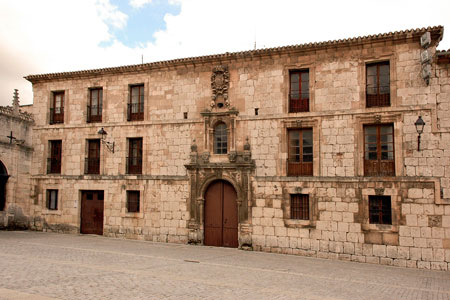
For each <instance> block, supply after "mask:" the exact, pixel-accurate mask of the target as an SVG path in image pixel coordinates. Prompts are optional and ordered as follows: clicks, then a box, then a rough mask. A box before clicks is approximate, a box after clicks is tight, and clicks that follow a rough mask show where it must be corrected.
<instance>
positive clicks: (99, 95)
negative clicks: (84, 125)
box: [87, 88, 103, 123]
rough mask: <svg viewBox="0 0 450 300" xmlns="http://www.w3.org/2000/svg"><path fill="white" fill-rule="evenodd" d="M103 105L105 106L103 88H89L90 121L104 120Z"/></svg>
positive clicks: (88, 118)
mask: <svg viewBox="0 0 450 300" xmlns="http://www.w3.org/2000/svg"><path fill="white" fill-rule="evenodd" d="M102 106H103V89H102V88H95V89H89V104H88V106H87V122H88V123H93V122H101V121H102Z"/></svg>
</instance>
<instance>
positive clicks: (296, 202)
mask: <svg viewBox="0 0 450 300" xmlns="http://www.w3.org/2000/svg"><path fill="white" fill-rule="evenodd" d="M290 206H291V219H295V220H309V195H306V194H291V203H290Z"/></svg>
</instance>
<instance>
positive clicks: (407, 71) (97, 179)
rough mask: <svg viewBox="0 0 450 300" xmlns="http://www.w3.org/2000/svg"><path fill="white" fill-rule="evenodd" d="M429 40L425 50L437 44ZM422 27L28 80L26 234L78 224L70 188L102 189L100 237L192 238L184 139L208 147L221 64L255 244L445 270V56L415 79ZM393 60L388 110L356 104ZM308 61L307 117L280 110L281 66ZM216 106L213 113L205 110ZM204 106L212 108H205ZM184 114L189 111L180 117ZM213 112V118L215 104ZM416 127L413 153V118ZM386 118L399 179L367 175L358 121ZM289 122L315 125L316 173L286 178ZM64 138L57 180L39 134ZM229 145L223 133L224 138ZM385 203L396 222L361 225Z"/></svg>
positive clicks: (285, 85) (448, 194) (449, 252)
mask: <svg viewBox="0 0 450 300" xmlns="http://www.w3.org/2000/svg"><path fill="white" fill-rule="evenodd" d="M435 47H436V44H435V43H434V44H433V46H432V47H430V51H431V53H434V52H435ZM420 52H421V47H420V44H419V36H418V35H407V36H405V38H402V39H394V38H392V39H391V38H389V37H386V38H384V39H382V40H373V41H370V42H367V41H366V42H364V43H363V42H361V43H357V42H355V44H351V45H348V46H345V47H338V46H336V47H334V46H329V47H317V48H314V49H300V50H298V49H297V50H295V51H294V50H292V51H290V50H286V51H284V52H283V51H280V52H278V53H269V54H264V55H256V54H257V53H259V52H255V53H254V54H255V55H256V56H254V55H253V56H251V55H248V56H246V55H245V54H236V55H235V56H233V55H230V56H224V57H221V58H208V59H206V58H205V59H204V60H203V61H201V62H200V63H189V62H186V63H185V64H183V65H177V64H176V62H173V64H172V65H171V64H168V65H167V64H161V65H160V66H154V65H151V66H149V67H148V68H147V69H145V67H139V66H136V67H135V68H134V70H133V71H132V72H130V71H117V72H116V73H114V72H109V73H108V72H104V73H102V74H100V75H95V74H92V76H85V75H83V74H78V75H77V74H74V75H73V76H72V75H71V76H69V77H67V78H66V77H64V76H65V75H61V78H58V80H56V79H54V80H51V79H49V80H42V81H39V80H38V81H36V82H35V83H34V84H33V89H34V95H35V99H34V105H33V110H34V114H35V116H36V124H37V125H36V127H35V134H34V136H33V145H34V153H33V163H32V181H33V184H34V185H35V186H36V192H35V197H34V198H33V199H34V200H33V201H34V202H33V203H34V204H33V205H32V207H33V213H32V214H33V215H34V216H35V217H37V222H36V224H37V225H36V228H46V229H49V230H59V228H60V227H58V226H60V225H61V224H62V225H64V226H66V225H67V226H69V227H67V228H65V227H64V226H63V227H62V229H63V231H64V230H65V229H68V231H77V230H79V223H80V212H79V203H80V192H79V191H80V190H93V189H94V190H104V191H105V211H104V213H105V217H104V234H105V235H108V236H118V237H129V238H136V239H146V240H153V241H164V242H166V241H167V242H179V243H186V242H188V233H189V231H188V223H189V220H190V219H191V217H192V216H190V213H189V208H188V207H189V203H192V202H193V201H197V200H198V199H190V195H191V194H193V193H190V189H191V188H192V185H190V182H189V178H188V173H187V170H186V168H185V165H186V164H188V163H189V161H190V156H189V155H190V147H191V145H192V143H193V140H194V139H195V140H196V145H198V153H204V152H209V153H210V155H211V157H210V160H211V161H212V162H214V163H217V164H220V163H228V157H226V156H224V155H222V156H220V155H214V154H213V153H212V148H211V144H210V143H208V142H207V141H208V138H207V137H208V136H209V135H210V134H211V131H210V128H208V125H207V121H206V119H205V117H204V115H203V114H202V113H204V112H205V111H207V112H210V111H211V106H210V104H211V72H212V69H213V68H214V67H216V66H217V65H226V66H228V69H229V77H230V83H229V89H228V100H229V101H230V103H231V106H230V108H231V107H233V108H234V109H235V110H236V111H237V112H238V113H237V116H236V117H235V123H233V126H235V127H233V128H232V130H230V131H229V133H230V132H233V134H234V135H233V137H230V140H229V143H230V144H232V143H231V142H233V145H234V144H235V148H236V150H237V151H243V149H244V143H245V141H246V138H247V137H248V141H249V144H250V145H251V155H252V159H253V161H254V163H255V166H256V168H255V170H254V172H253V174H252V175H251V180H252V182H251V187H252V191H251V193H250V195H251V197H250V199H249V203H248V207H249V228H250V229H249V231H250V232H251V236H252V238H251V239H252V246H253V248H254V249H256V250H262V251H272V252H282V253H291V254H301V255H311V256H317V257H328V258H336V259H343V260H352V261H360V262H369V263H380V264H388V265H398V266H408V267H418V268H432V269H442V270H448V269H449V268H450V266H449V263H450V242H449V241H450V227H449V218H450V208H449V207H450V180H449V176H450V175H449V171H450V152H449V150H448V149H449V147H448V146H449V145H448V144H449V140H450V136H449V134H450V132H449V126H450V119H449V117H448V115H449V113H448V112H449V103H448V102H449V101H450V99H449V97H448V95H449V93H450V92H449V86H450V81H449V73H448V69H449V66H448V64H438V63H437V62H436V61H433V63H432V68H433V72H432V73H433V74H432V76H431V78H430V83H429V84H428V85H427V83H426V82H425V81H424V80H423V79H422V78H421V76H420V71H421V63H420ZM379 61H389V65H390V95H391V105H390V106H388V107H373V108H366V103H365V98H366V95H365V93H366V91H365V89H366V82H365V81H366V64H368V63H371V62H379ZM300 69H308V70H309V76H310V102H309V104H310V111H308V112H302V113H289V112H288V95H289V71H290V70H300ZM132 84H144V89H145V93H144V94H145V96H144V98H145V108H144V109H145V111H144V120H143V121H133V122H129V121H127V118H126V117H127V111H126V109H127V102H128V99H129V87H130V85H132ZM91 87H103V122H101V123H86V106H87V101H88V95H89V88H91ZM61 90H64V91H65V95H66V99H65V101H66V105H65V106H66V108H65V120H64V124H55V125H49V107H50V104H49V102H50V99H51V95H52V92H53V91H61ZM214 109H215V108H214ZM214 109H212V111H214ZM185 113H187V118H186V119H185ZM218 114H220V112H218ZM418 116H421V117H422V118H423V120H424V121H425V122H426V125H425V129H424V132H423V134H422V135H421V150H420V151H418V150H417V132H416V129H415V126H414V122H415V121H416V120H417V118H418ZM378 123H382V124H393V128H394V135H393V136H394V149H395V151H394V152H395V176H392V177H366V176H364V166H363V164H364V160H363V154H364V130H363V128H364V125H369V124H378ZM101 127H103V128H104V129H105V130H106V131H107V132H108V134H107V136H106V140H107V141H110V142H112V141H114V143H115V152H114V153H111V152H110V151H108V150H107V149H106V147H104V146H103V144H102V147H101V160H100V165H101V167H100V168H101V172H100V175H98V176H91V175H85V174H84V172H83V170H84V158H85V157H86V151H87V150H86V140H87V139H93V138H100V137H99V135H98V133H97V132H98V130H99V129H100V128H101ZM289 128H312V129H313V157H314V158H313V176H311V177H306V176H301V177H289V176H287V158H288V140H287V130H288V129H289ZM132 137H142V138H143V153H144V155H143V157H144V161H143V174H142V175H127V174H126V172H125V170H126V157H127V153H128V146H127V139H128V138H132ZM52 139H61V140H62V141H63V150H62V152H63V163H62V171H61V174H60V175H49V174H46V164H45V161H46V158H47V156H48V151H49V150H48V142H49V140H52ZM231 139H232V140H231ZM52 187H58V188H59V189H60V190H63V192H62V194H61V201H62V203H63V206H62V208H61V209H60V210H58V211H57V212H48V211H45V201H44V197H45V190H46V189H48V188H52ZM129 189H134V190H140V191H141V201H142V207H141V208H142V210H141V212H140V213H138V214H128V213H126V209H125V193H126V190H129ZM297 193H301V194H307V195H309V200H310V218H309V220H305V221H297V220H291V219H290V217H289V205H290V204H289V199H290V195H291V194H297ZM374 195H384V196H390V197H391V203H392V225H376V224H370V222H369V219H368V218H369V217H368V199H369V196H374Z"/></svg>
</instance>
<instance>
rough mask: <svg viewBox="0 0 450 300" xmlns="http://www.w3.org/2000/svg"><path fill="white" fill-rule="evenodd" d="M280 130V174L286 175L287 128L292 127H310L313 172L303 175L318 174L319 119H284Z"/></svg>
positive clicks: (287, 153)
mask: <svg viewBox="0 0 450 300" xmlns="http://www.w3.org/2000/svg"><path fill="white" fill-rule="evenodd" d="M280 128H281V130H282V132H281V134H280V136H281V159H282V160H283V163H282V167H281V170H282V174H284V176H286V177H287V176H288V172H287V171H288V170H287V162H288V159H289V133H288V131H289V130H293V129H308V128H311V129H312V133H313V174H312V176H311V175H305V177H314V176H320V130H319V121H318V120H317V119H305V118H302V119H295V120H284V121H283V126H280ZM289 177H303V176H289Z"/></svg>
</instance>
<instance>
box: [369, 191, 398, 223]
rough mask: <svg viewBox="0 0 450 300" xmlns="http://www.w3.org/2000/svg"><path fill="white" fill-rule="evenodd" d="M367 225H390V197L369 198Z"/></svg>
mask: <svg viewBox="0 0 450 300" xmlns="http://www.w3.org/2000/svg"><path fill="white" fill-rule="evenodd" d="M369 223H370V224H387V225H392V210H391V197H390V196H369Z"/></svg>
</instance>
